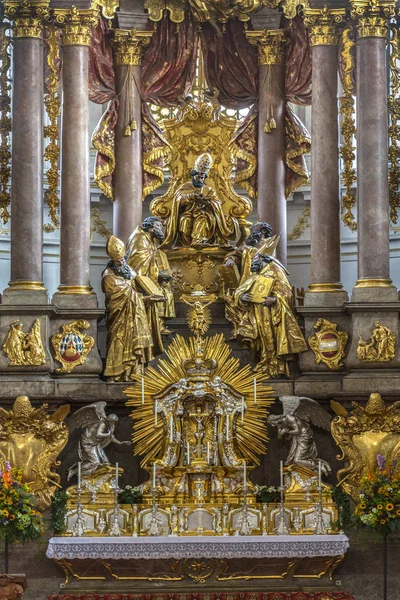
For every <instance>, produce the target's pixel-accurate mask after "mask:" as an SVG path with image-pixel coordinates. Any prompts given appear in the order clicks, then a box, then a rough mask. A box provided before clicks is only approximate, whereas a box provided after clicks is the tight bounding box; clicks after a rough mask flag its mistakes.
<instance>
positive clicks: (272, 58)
mask: <svg viewBox="0 0 400 600" xmlns="http://www.w3.org/2000/svg"><path fill="white" fill-rule="evenodd" d="M246 37H247V38H248V40H249V42H250V44H253V46H257V49H258V64H259V65H281V64H283V63H284V62H285V48H286V46H287V45H288V43H289V38H288V36H287V33H286V31H285V30H284V29H271V30H268V29H262V30H260V31H246Z"/></svg>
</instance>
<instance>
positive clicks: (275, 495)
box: [254, 485, 281, 504]
mask: <svg viewBox="0 0 400 600" xmlns="http://www.w3.org/2000/svg"><path fill="white" fill-rule="evenodd" d="M254 487H255V492H256V498H257V502H262V504H269V503H270V502H272V503H275V502H280V500H281V493H280V491H279V489H278V488H276V487H273V486H272V485H269V486H268V485H256V486H254Z"/></svg>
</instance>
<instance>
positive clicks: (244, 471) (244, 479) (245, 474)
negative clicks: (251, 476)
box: [243, 460, 247, 487]
mask: <svg viewBox="0 0 400 600" xmlns="http://www.w3.org/2000/svg"><path fill="white" fill-rule="evenodd" d="M243 487H247V473H246V461H245V460H244V461H243Z"/></svg>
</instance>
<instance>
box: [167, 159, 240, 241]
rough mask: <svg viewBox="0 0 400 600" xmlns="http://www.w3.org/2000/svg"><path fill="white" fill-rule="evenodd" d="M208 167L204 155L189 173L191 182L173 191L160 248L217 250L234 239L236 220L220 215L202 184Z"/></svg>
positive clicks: (210, 190)
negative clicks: (203, 247) (164, 234)
mask: <svg viewBox="0 0 400 600" xmlns="http://www.w3.org/2000/svg"><path fill="white" fill-rule="evenodd" d="M212 163H213V161H212V157H211V155H210V154H209V153H208V152H205V153H204V154H201V155H200V156H198V157H197V159H196V161H195V163H194V168H193V171H192V172H191V176H192V180H191V181H187V182H186V183H183V184H182V185H181V186H179V188H178V189H177V191H176V195H175V197H174V198H173V200H172V204H171V212H170V216H169V218H168V219H167V221H166V236H165V240H164V244H163V246H165V247H167V248H172V247H179V246H203V245H210V246H219V245H226V244H227V243H228V241H229V240H236V239H237V238H238V235H239V223H238V221H237V219H235V217H229V216H227V215H225V214H224V212H223V204H222V202H221V200H220V199H219V198H218V197H217V194H216V192H215V190H213V188H212V187H209V186H208V185H205V183H204V182H205V180H206V178H207V177H208V174H209V172H210V170H211V167H212Z"/></svg>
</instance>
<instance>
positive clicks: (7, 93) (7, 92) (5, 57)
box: [0, 17, 12, 223]
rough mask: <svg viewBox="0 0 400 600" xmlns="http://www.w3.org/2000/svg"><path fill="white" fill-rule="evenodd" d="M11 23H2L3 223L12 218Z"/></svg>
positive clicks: (0, 164) (0, 197) (0, 186)
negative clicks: (10, 186) (9, 33)
mask: <svg viewBox="0 0 400 600" xmlns="http://www.w3.org/2000/svg"><path fill="white" fill-rule="evenodd" d="M9 29H10V23H7V22H6V21H4V17H3V18H2V22H1V25H0V107H1V113H0V219H2V221H3V223H8V221H9V220H10V213H9V210H8V208H9V206H10V202H11V198H10V192H9V185H10V179H11V167H10V161H11V127H12V121H11V78H10V66H11V59H10V46H11V38H10V35H7V30H9Z"/></svg>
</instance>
